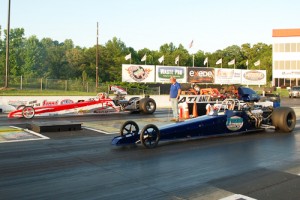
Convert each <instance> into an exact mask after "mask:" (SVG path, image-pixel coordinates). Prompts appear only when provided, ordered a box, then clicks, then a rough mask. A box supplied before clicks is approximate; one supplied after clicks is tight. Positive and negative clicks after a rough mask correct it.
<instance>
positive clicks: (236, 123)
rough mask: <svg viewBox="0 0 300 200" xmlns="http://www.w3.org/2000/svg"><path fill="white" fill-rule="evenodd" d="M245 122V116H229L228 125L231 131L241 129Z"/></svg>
mask: <svg viewBox="0 0 300 200" xmlns="http://www.w3.org/2000/svg"><path fill="white" fill-rule="evenodd" d="M243 124H244V122H243V118H241V117H239V116H233V117H228V118H227V121H226V127H227V128H228V129H229V130H231V131H237V130H240V129H241V128H242V127H243Z"/></svg>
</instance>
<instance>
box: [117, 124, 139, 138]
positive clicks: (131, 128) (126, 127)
mask: <svg viewBox="0 0 300 200" xmlns="http://www.w3.org/2000/svg"><path fill="white" fill-rule="evenodd" d="M139 131H140V129H139V126H138V125H137V123H135V122H134V121H126V122H124V124H123V125H122V126H121V128H120V134H121V136H124V135H127V134H131V135H137V134H138V133H139Z"/></svg>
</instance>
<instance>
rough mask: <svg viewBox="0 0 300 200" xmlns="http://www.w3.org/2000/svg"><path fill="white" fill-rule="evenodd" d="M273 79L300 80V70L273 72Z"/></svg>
mask: <svg viewBox="0 0 300 200" xmlns="http://www.w3.org/2000/svg"><path fill="white" fill-rule="evenodd" d="M273 78H300V70H273Z"/></svg>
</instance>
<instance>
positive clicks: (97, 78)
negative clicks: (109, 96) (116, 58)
mask: <svg viewBox="0 0 300 200" xmlns="http://www.w3.org/2000/svg"><path fill="white" fill-rule="evenodd" d="M98 27H99V26H98V22H97V46H96V89H97V88H98V82H99V77H98V73H99V72H98V59H99V58H98V56H99V55H98V35H99V31H98Z"/></svg>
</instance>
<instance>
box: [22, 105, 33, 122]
mask: <svg viewBox="0 0 300 200" xmlns="http://www.w3.org/2000/svg"><path fill="white" fill-rule="evenodd" d="M22 115H23V117H24V118H25V119H32V118H33V117H34V115H35V110H34V108H33V107H32V106H25V107H24V108H23V110H22Z"/></svg>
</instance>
